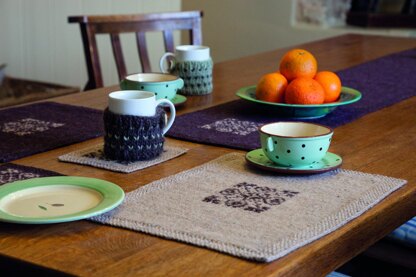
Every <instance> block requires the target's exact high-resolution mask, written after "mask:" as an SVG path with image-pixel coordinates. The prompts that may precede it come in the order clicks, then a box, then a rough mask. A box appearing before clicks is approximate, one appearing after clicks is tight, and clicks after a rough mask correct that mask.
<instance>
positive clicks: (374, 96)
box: [167, 49, 416, 150]
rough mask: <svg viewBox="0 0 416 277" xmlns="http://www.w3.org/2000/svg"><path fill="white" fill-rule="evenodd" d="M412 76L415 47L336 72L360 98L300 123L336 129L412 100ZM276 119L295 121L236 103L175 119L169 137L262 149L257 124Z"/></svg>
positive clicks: (415, 64) (415, 68)
mask: <svg viewBox="0 0 416 277" xmlns="http://www.w3.org/2000/svg"><path fill="white" fill-rule="evenodd" d="M415 72H416V49H412V50H407V51H404V52H400V53H395V54H392V55H388V56H385V57H382V58H379V59H376V60H373V61H370V62H366V63H363V64H360V65H357V66H354V67H351V68H348V69H345V70H342V71H339V72H338V74H339V76H340V78H341V80H342V84H343V86H347V87H351V88H354V89H357V90H359V91H360V92H361V93H362V99H361V100H360V101H358V102H356V103H353V104H350V105H346V106H341V107H338V108H337V109H336V110H335V111H333V112H332V113H330V114H328V115H327V116H325V117H322V118H318V119H311V120H306V119H302V120H301V121H307V122H314V123H320V124H324V125H327V126H331V127H333V128H335V127H338V126H340V125H344V124H346V123H349V122H351V121H354V120H356V119H358V118H360V117H362V116H364V115H366V114H368V113H371V112H374V111H377V110H380V109H382V108H385V107H387V106H391V105H393V104H395V103H398V102H400V101H402V100H405V99H407V98H410V97H412V96H415V95H416V77H415ZM410 116H416V114H413V115H410ZM275 121H296V119H291V118H287V117H280V116H274V115H273V113H271V112H270V110H269V109H268V108H267V107H264V108H263V107H259V105H255V104H253V103H249V102H247V101H244V100H235V101H231V102H228V103H225V104H222V105H219V106H215V107H212V108H208V109H204V110H201V111H196V112H193V113H189V114H185V115H181V116H178V117H176V119H175V123H174V124H173V126H172V128H171V129H170V130H169V132H168V133H167V135H168V136H169V137H173V138H177V139H184V140H189V141H194V142H199V143H206V144H213V145H220V146H225V147H230V148H236V149H243V150H252V149H256V148H259V147H260V142H259V135H258V132H257V128H258V126H260V125H262V124H265V123H270V122H275Z"/></svg>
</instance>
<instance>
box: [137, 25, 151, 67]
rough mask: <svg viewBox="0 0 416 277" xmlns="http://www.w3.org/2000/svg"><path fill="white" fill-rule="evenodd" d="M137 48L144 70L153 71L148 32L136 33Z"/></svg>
mask: <svg viewBox="0 0 416 277" xmlns="http://www.w3.org/2000/svg"><path fill="white" fill-rule="evenodd" d="M136 41H137V49H138V51H139V57H140V64H141V66H142V71H143V72H151V69H150V60H149V53H148V52H147V43H146V34H145V33H143V32H137V33H136Z"/></svg>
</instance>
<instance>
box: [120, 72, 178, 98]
mask: <svg viewBox="0 0 416 277" xmlns="http://www.w3.org/2000/svg"><path fill="white" fill-rule="evenodd" d="M183 84H184V82H183V80H182V79H181V78H179V77H177V76H175V75H171V74H164V73H136V74H131V75H128V76H126V77H125V78H124V79H123V80H121V82H120V88H121V89H122V90H144V91H150V92H154V93H155V95H156V99H163V98H165V99H169V100H173V99H174V98H175V96H176V93H177V91H178V90H180V89H181V88H182V87H183Z"/></svg>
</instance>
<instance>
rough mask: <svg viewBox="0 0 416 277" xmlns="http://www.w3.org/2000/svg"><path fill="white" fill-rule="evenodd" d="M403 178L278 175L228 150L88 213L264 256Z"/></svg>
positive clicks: (335, 222) (355, 212)
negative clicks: (250, 165) (101, 210)
mask: <svg viewBox="0 0 416 277" xmlns="http://www.w3.org/2000/svg"><path fill="white" fill-rule="evenodd" d="M405 183H406V181H405V180H400V179H394V178H390V177H386V176H381V175H372V174H366V173H362V172H355V171H348V170H335V171H332V172H328V173H325V174H320V175H314V176H301V177H299V176H298V177H291V176H277V175H272V174H270V173H266V172H262V171H254V170H252V169H250V168H248V167H247V166H246V163H245V161H244V156H243V155H242V154H240V153H231V154H227V155H225V156H222V157H220V158H218V159H216V160H214V161H211V162H209V163H206V164H204V165H201V166H199V167H196V168H193V169H190V170H188V171H184V172H181V173H178V174H176V175H173V176H170V177H167V178H164V179H161V180H158V181H155V182H152V183H150V184H148V185H146V186H144V187H142V188H139V189H137V190H135V191H132V192H130V193H128V194H127V195H126V199H125V201H124V203H123V204H122V205H121V206H120V207H119V208H117V209H115V210H114V211H111V212H109V213H106V214H103V215H101V216H98V217H94V218H92V220H93V221H97V222H101V223H104V224H110V225H114V226H120V227H124V228H128V229H133V230H137V231H142V232H146V233H150V234H153V235H157V236H162V237H165V238H169V239H175V240H179V241H183V242H188V243H191V244H195V245H199V246H204V247H208V248H211V249H215V250H218V251H221V252H225V253H228V254H231V255H235V256H238V257H243V258H247V259H254V260H258V261H266V262H268V261H272V260H275V259H277V258H279V257H282V256H283V255H286V254H288V253H289V252H291V251H293V250H295V249H297V248H299V247H301V246H303V245H305V244H307V243H310V242H312V241H314V240H316V239H318V238H320V237H322V236H324V235H326V234H328V233H330V232H332V231H334V230H335V229H337V228H339V227H340V226H342V225H344V224H345V223H347V222H348V221H350V220H352V219H353V218H355V217H357V216H359V215H361V214H362V213H364V212H365V211H366V210H368V209H369V208H371V207H372V206H374V205H375V204H377V203H378V202H379V201H381V200H382V199H383V198H385V197H386V196H387V195H389V194H390V193H391V192H393V191H395V190H397V189H398V188H400V187H401V186H403V185H404V184H405Z"/></svg>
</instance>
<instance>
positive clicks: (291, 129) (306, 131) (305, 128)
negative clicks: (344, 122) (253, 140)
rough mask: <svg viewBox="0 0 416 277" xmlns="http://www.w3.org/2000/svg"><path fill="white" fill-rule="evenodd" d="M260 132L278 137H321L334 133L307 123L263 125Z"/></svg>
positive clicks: (323, 127)
mask: <svg viewBox="0 0 416 277" xmlns="http://www.w3.org/2000/svg"><path fill="white" fill-rule="evenodd" d="M260 131H261V132H263V133H265V134H268V135H271V136H277V137H290V138H302V137H319V136H325V135H328V134H330V133H332V132H333V130H332V129H331V128H329V127H326V126H323V125H318V124H313V123H307V122H275V123H270V124H266V125H263V126H262V127H261V128H260Z"/></svg>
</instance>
